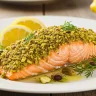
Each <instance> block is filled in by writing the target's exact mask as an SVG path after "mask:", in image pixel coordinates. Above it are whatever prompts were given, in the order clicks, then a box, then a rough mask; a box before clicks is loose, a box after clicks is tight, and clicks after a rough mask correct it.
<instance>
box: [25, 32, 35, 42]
mask: <svg viewBox="0 0 96 96" xmlns="http://www.w3.org/2000/svg"><path fill="white" fill-rule="evenodd" d="M33 36H34V34H33V33H30V34H29V35H28V36H27V37H26V38H25V39H24V40H25V43H28V42H29V41H30V40H31V39H32V38H33Z"/></svg>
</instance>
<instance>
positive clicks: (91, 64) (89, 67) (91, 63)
mask: <svg viewBox="0 0 96 96" xmlns="http://www.w3.org/2000/svg"><path fill="white" fill-rule="evenodd" d="M70 66H71V67H72V68H73V69H74V70H75V71H76V72H77V73H78V74H79V75H81V74H84V75H85V76H86V77H87V78H88V77H89V76H92V74H93V72H94V70H96V57H95V56H93V57H92V58H91V59H90V60H84V61H82V62H80V63H75V64H73V65H70Z"/></svg>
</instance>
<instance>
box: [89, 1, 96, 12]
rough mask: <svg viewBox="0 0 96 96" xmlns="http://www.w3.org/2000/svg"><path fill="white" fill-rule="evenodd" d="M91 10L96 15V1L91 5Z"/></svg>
mask: <svg viewBox="0 0 96 96" xmlns="http://www.w3.org/2000/svg"><path fill="white" fill-rule="evenodd" d="M90 9H91V10H92V11H93V12H95V13H96V0H93V2H92V4H91V5H90Z"/></svg>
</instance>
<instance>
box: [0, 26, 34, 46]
mask: <svg viewBox="0 0 96 96" xmlns="http://www.w3.org/2000/svg"><path fill="white" fill-rule="evenodd" d="M31 32H32V30H30V29H29V28H27V27H26V26H22V25H14V26H8V27H7V28H5V29H4V30H3V31H2V32H1V35H0V37H1V38H0V43H1V45H3V47H7V46H9V45H10V44H12V43H14V42H16V41H17V40H21V39H23V38H24V37H26V36H27V35H28V34H29V33H31Z"/></svg>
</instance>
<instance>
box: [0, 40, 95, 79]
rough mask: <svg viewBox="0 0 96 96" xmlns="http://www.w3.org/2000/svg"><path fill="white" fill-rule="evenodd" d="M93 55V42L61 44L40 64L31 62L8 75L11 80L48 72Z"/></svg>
mask: <svg viewBox="0 0 96 96" xmlns="http://www.w3.org/2000/svg"><path fill="white" fill-rule="evenodd" d="M92 55H96V46H95V45H94V44H92V43H83V42H81V41H80V42H73V43H71V44H65V45H62V46H60V47H59V49H58V51H56V52H55V51H52V52H50V54H49V56H48V57H47V58H45V59H44V60H40V62H39V65H36V64H31V65H28V66H27V67H25V68H23V69H22V70H20V71H18V72H12V73H11V72H7V73H6V77H7V78H8V79H10V80H18V79H21V78H26V77H28V76H34V75H38V74H40V73H46V72H49V71H52V70H54V69H57V68H60V67H62V66H64V65H65V64H67V62H69V63H75V62H80V61H82V60H84V59H88V58H90V57H91V56H92ZM3 71H4V70H3ZM1 73H2V72H1Z"/></svg>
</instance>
